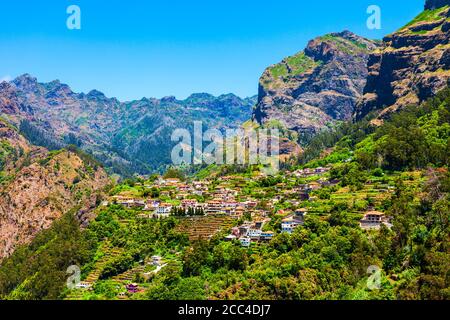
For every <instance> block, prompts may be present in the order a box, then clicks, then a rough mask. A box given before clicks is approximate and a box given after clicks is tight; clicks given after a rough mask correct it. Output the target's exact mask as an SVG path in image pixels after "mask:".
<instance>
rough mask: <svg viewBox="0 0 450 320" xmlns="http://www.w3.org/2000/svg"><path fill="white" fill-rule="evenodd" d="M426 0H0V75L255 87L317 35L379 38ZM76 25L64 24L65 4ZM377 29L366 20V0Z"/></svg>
mask: <svg viewBox="0 0 450 320" xmlns="http://www.w3.org/2000/svg"><path fill="white" fill-rule="evenodd" d="M424 2H425V1H424V0H395V1H394V0H347V1H330V0H321V1H305V0H286V1H284V0H278V1H265V0H259V1H256V0H240V1H237V0H226V1H225V0H223V1H217V0H191V1H188V0H170V1H168V0H147V1H144V0H141V1H139V0H127V1H124V0H120V1H119V0H109V1H106V0H105V1H99V0H58V1H54V0H40V1H25V0H15V1H2V5H1V8H0V39H1V40H0V79H2V78H5V77H16V76H17V75H20V74H23V73H30V74H32V75H34V76H36V77H37V78H38V80H39V81H42V82H44V81H45V82H46V81H51V80H54V79H59V80H61V81H62V82H64V83H67V84H69V85H70V86H71V87H72V89H73V90H74V91H77V92H81V91H83V92H88V91H90V90H91V89H98V90H100V91H103V92H104V93H105V94H106V95H108V96H114V97H117V98H119V99H121V100H131V99H140V98H142V97H144V96H145V97H158V98H159V97H163V96H168V95H175V96H176V97H177V98H185V97H187V96H188V95H189V94H191V93H193V92H209V93H212V94H215V95H218V94H222V93H229V92H233V93H236V94H238V95H240V96H250V95H253V94H256V93H257V85H258V78H259V76H260V75H261V73H262V72H263V71H264V69H265V68H266V67H267V66H269V65H271V64H273V63H276V62H279V61H280V60H281V59H282V58H284V57H285V56H288V55H292V54H294V53H296V52H298V51H300V50H302V49H303V48H304V47H305V45H306V43H307V41H308V40H309V39H311V38H314V37H316V36H319V35H322V34H325V33H329V32H335V31H342V30H344V29H348V30H351V31H353V32H355V33H358V34H360V35H363V36H366V37H369V38H378V39H380V38H382V37H383V36H384V35H386V34H389V33H391V32H393V31H395V30H397V29H398V28H400V27H401V26H403V25H404V24H406V23H407V22H408V21H409V20H411V19H412V18H413V17H415V16H416V15H417V14H418V13H420V12H421V11H422V9H423V5H424ZM73 4H75V5H78V6H79V7H80V8H81V13H82V17H81V23H82V28H81V30H69V29H67V27H66V19H67V17H68V15H67V14H66V9H67V7H68V6H69V5H73ZM372 4H375V5H378V6H380V8H381V10H382V29H381V30H369V29H368V28H367V27H366V20H367V17H368V15H367V13H366V9H367V7H368V6H369V5H372Z"/></svg>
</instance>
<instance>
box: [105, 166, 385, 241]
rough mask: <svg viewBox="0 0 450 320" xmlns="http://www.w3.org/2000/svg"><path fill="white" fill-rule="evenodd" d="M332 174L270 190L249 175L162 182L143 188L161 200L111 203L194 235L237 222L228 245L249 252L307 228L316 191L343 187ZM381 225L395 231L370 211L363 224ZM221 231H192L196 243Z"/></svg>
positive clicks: (299, 174) (288, 178)
mask: <svg viewBox="0 0 450 320" xmlns="http://www.w3.org/2000/svg"><path fill="white" fill-rule="evenodd" d="M330 169H331V167H318V168H305V169H299V170H296V171H293V172H285V175H284V178H283V179H281V178H280V179H279V180H276V181H275V182H276V183H271V184H269V186H267V187H265V188H263V187H261V188H257V187H253V188H251V187H249V186H253V185H255V178H249V177H244V176H221V177H217V178H214V179H204V180H192V181H181V180H180V179H178V178H163V177H158V178H157V179H155V180H154V182H153V183H142V184H140V185H139V184H138V187H140V188H143V189H144V190H153V191H155V190H156V193H157V195H158V196H157V197H146V198H145V197H136V196H132V195H130V194H127V193H126V192H124V193H119V194H117V195H114V196H112V197H111V199H110V202H111V203H116V204H120V205H122V206H124V207H126V208H130V209H135V210H138V211H139V213H138V214H137V218H138V219H165V218H168V217H170V216H176V217H179V218H180V219H183V218H184V219H187V218H190V219H191V220H190V221H191V225H190V226H189V227H188V228H186V229H185V231H186V232H188V233H189V231H192V229H200V230H202V227H201V226H198V224H201V223H202V220H201V219H200V218H201V217H210V219H218V218H219V217H227V218H228V219H229V220H228V221H230V220H231V221H234V222H233V223H231V224H228V225H227V226H228V227H229V226H230V225H231V226H232V227H231V232H230V234H228V235H227V236H226V237H225V238H224V240H225V241H239V243H240V244H241V245H242V246H243V247H250V246H251V245H252V244H258V243H267V242H269V241H270V240H271V239H272V238H273V237H274V236H275V235H276V234H277V233H288V234H292V233H293V232H294V230H295V229H296V228H297V227H298V226H301V225H303V224H304V222H305V217H306V216H307V215H308V212H309V211H310V209H308V206H309V205H313V204H314V203H315V202H316V201H318V200H319V199H318V197H317V196H316V195H315V191H318V190H320V189H322V188H329V187H334V186H337V185H338V184H339V182H340V181H339V180H335V179H330V178H328V175H327V173H328V172H329V171H330ZM264 179H265V177H264V176H262V175H260V176H257V177H256V181H263V180H264ZM249 190H251V191H249ZM255 190H256V191H255ZM270 191H272V192H270ZM144 194H145V192H144ZM107 204H108V202H107V203H105V205H107ZM280 204H282V205H280ZM313 211H314V210H313ZM273 214H276V215H278V216H281V217H282V219H281V223H280V224H279V225H278V227H277V228H273V226H272V228H271V227H270V222H271V220H272V218H271V217H272V216H273ZM196 218H197V219H196ZM203 221H204V220H203ZM381 225H385V226H387V227H390V226H391V224H390V219H389V218H388V217H386V216H385V215H384V213H382V212H379V211H375V210H374V208H373V206H368V207H367V210H366V212H365V214H364V217H363V218H362V219H361V220H360V226H361V228H362V229H366V230H370V229H379V228H380V227H381ZM217 227H218V228H217V229H212V230H209V231H208V232H204V233H202V234H195V233H193V232H191V236H190V239H191V240H196V236H198V237H205V238H211V237H212V236H213V235H214V234H215V233H217V232H219V231H222V230H220V229H221V228H220V227H222V229H223V227H224V226H223V225H222V226H221V225H218V226H217Z"/></svg>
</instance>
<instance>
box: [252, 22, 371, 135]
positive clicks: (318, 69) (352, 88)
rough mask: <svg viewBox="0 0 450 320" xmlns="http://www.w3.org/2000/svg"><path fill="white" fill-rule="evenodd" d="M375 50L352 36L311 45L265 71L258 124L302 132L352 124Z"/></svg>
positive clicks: (333, 36) (336, 36)
mask: <svg viewBox="0 0 450 320" xmlns="http://www.w3.org/2000/svg"><path fill="white" fill-rule="evenodd" d="M376 48H377V43H376V42H374V41H371V40H368V39H365V38H362V37H359V36H357V35H355V34H353V33H351V32H349V31H344V32H341V33H332V34H329V35H325V36H323V37H319V38H316V39H314V40H311V41H310V42H309V43H308V46H307V48H306V49H305V50H304V51H302V52H300V53H298V54H296V55H294V56H292V57H288V58H286V59H284V60H283V61H282V62H280V63H278V64H276V65H273V66H271V67H269V68H268V69H266V70H265V72H264V74H263V75H262V77H261V79H260V82H259V97H258V104H257V107H256V108H255V110H254V114H253V119H254V120H256V121H257V122H259V123H260V124H266V123H268V122H270V121H279V122H281V123H282V124H283V125H284V126H285V127H286V128H287V129H289V130H294V131H297V132H299V133H315V132H317V131H319V130H320V129H322V128H324V126H326V125H327V124H330V123H333V122H334V121H335V120H348V119H350V118H351V116H352V114H353V112H354V108H355V106H356V102H357V100H358V99H359V98H360V97H361V96H362V92H363V89H364V86H365V84H366V77H367V60H368V57H369V53H370V52H371V51H373V50H375V49H376Z"/></svg>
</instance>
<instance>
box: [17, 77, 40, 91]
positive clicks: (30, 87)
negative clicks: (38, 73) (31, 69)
mask: <svg viewBox="0 0 450 320" xmlns="http://www.w3.org/2000/svg"><path fill="white" fill-rule="evenodd" d="M12 83H13V84H14V85H15V86H16V87H17V88H19V89H21V90H24V91H34V90H35V89H36V87H37V85H38V82H37V79H36V78H35V77H32V76H31V75H29V74H28V73H25V74H23V75H21V76H19V77H17V78H16V79H14V80H13V81H12Z"/></svg>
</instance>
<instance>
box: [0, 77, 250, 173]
mask: <svg viewBox="0 0 450 320" xmlns="http://www.w3.org/2000/svg"><path fill="white" fill-rule="evenodd" d="M255 101H256V97H248V98H240V97H238V96H236V95H234V94H223V95H220V96H217V97H216V96H213V95H211V94H207V93H195V94H192V95H191V96H189V97H188V98H187V99H185V100H177V99H176V98H175V97H163V98H161V99H156V98H142V99H141V100H132V101H124V102H121V101H119V100H118V99H117V98H108V97H106V95H105V94H104V93H102V92H100V91H98V90H95V89H94V90H91V91H90V92H88V93H75V92H73V91H72V90H71V88H70V87H69V86H68V85H66V84H63V83H61V82H60V81H59V80H54V81H51V82H48V83H39V82H38V81H37V79H36V78H35V77H32V76H31V75H29V74H24V75H21V76H19V77H17V78H16V79H14V80H12V81H11V82H3V83H1V84H0V111H1V113H2V114H4V116H5V118H7V119H8V120H9V121H10V122H11V123H13V124H15V125H16V126H17V127H19V128H20V129H21V131H22V132H23V133H24V134H25V135H26V136H27V138H29V139H30V140H31V141H32V142H33V143H35V144H38V145H43V146H45V147H48V148H50V149H60V148H62V147H64V146H66V145H68V144H74V145H77V146H78V147H80V148H82V149H83V150H85V151H87V152H89V153H90V154H92V155H93V156H94V157H96V158H98V159H99V160H100V161H101V162H102V163H104V164H105V165H106V167H107V168H109V169H110V170H109V171H110V172H112V173H119V174H121V175H123V176H130V175H133V174H134V173H135V172H138V173H141V174H145V173H150V172H153V171H156V170H158V169H160V168H161V167H164V166H166V165H169V164H170V163H171V161H170V150H171V149H172V147H173V143H172V142H171V133H172V132H173V130H175V129H177V128H191V127H192V125H193V121H195V120H198V121H203V122H204V126H205V127H206V128H218V129H221V130H224V129H227V128H237V127H238V126H239V125H240V124H241V123H243V122H245V121H246V120H248V119H249V118H250V117H251V111H252V108H253V105H254V104H255ZM140 133H142V134H140ZM144 133H145V135H144Z"/></svg>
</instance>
